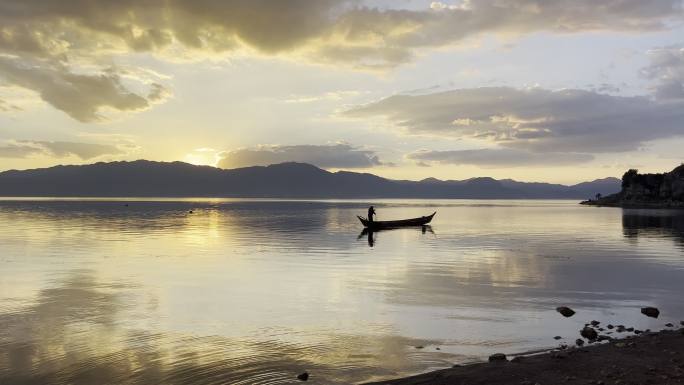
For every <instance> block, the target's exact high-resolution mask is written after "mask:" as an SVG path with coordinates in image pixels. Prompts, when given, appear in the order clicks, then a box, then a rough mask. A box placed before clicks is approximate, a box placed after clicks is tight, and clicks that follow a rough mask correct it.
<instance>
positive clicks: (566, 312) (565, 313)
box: [556, 306, 575, 317]
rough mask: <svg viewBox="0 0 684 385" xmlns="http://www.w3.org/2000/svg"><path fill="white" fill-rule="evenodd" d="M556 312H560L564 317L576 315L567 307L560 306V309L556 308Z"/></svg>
mask: <svg viewBox="0 0 684 385" xmlns="http://www.w3.org/2000/svg"><path fill="white" fill-rule="evenodd" d="M556 311H557V312H559V313H561V315H562V316H563V317H572V316H573V315H575V311H574V310H572V309H570V308H569V307H567V306H560V307H557V308H556Z"/></svg>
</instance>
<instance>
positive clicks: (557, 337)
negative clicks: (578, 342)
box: [553, 336, 563, 340]
mask: <svg viewBox="0 0 684 385" xmlns="http://www.w3.org/2000/svg"><path fill="white" fill-rule="evenodd" d="M561 338H563V337H561V336H555V337H553V339H554V340H559V339H561Z"/></svg>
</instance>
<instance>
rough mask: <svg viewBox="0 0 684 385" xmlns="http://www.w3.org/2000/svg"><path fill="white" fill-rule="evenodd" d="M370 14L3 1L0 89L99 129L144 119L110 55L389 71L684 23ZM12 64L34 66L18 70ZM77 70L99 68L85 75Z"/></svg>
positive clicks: (567, 15) (324, 7) (563, 11)
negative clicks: (471, 51) (12, 89)
mask: <svg viewBox="0 0 684 385" xmlns="http://www.w3.org/2000/svg"><path fill="white" fill-rule="evenodd" d="M402 4H403V3H401V2H395V3H393V4H392V6H390V7H385V8H377V7H373V6H368V5H367V4H366V3H365V2H364V1H363V0H316V1H311V0H280V1H271V0H232V1H213V0H197V1H185V0H146V1H138V0H120V1H110V0H72V1H45V0H22V1H10V0H0V58H1V59H2V64H1V65H0V79H2V78H5V79H9V81H10V83H13V84H15V85H19V86H21V87H25V88H28V89H31V90H34V91H36V92H38V93H40V95H41V97H42V98H43V100H45V101H47V102H48V103H50V104H51V105H53V106H54V107H55V108H58V109H60V110H62V111H64V112H66V113H68V114H69V115H70V116H72V117H73V118H75V119H77V120H79V121H83V122H92V121H99V120H102V119H103V117H102V115H101V114H100V113H99V112H98V111H99V110H101V109H114V110H119V111H141V110H144V109H146V108H148V107H149V105H150V103H151V102H153V101H161V100H163V99H164V98H165V97H166V95H167V92H166V91H165V88H163V87H162V86H160V85H158V84H157V85H152V86H150V87H149V88H150V91H149V94H148V95H147V96H144V95H142V94H141V93H140V92H132V91H130V90H128V89H126V87H124V86H123V84H122V82H121V79H120V77H119V76H118V75H117V74H116V73H115V72H111V71H109V72H108V67H107V66H108V65H109V64H107V65H104V64H103V63H111V62H115V58H116V57H117V56H124V55H131V54H134V53H140V52H151V53H153V54H154V55H156V56H157V57H160V58H168V59H172V60H175V59H177V58H178V57H186V58H190V59H191V60H192V59H194V58H200V59H201V58H206V57H207V56H215V55H221V56H222V57H226V56H229V55H230V54H234V53H239V54H258V55H271V56H275V55H278V56H287V57H291V58H292V57H293V58H297V59H303V60H306V61H309V62H314V63H324V64H334V65H344V66H351V67H355V68H362V69H386V68H392V67H395V66H397V65H400V64H402V63H406V62H408V61H411V60H412V59H413V57H414V56H415V55H416V53H417V52H419V51H420V50H423V49H427V48H436V47H444V46H449V45H456V44H459V43H461V42H462V41H463V40H464V39H468V38H472V37H478V36H482V35H485V34H504V35H522V34H528V33H534V32H539V31H547V32H552V33H563V34H567V33H576V32H586V31H622V32H630V33H636V32H641V31H653V30H662V29H667V28H669V26H670V25H673V22H680V21H681V20H682V18H683V15H684V13H683V9H682V1H681V0H652V1H648V2H644V1H643V0H611V1H608V2H601V3H600V4H597V3H596V2H595V1H594V0H545V1H539V0H497V1H491V0H467V1H462V2H460V3H459V5H449V4H446V3H442V2H432V4H431V5H428V4H425V6H424V7H423V8H415V7H411V8H401V7H402ZM8 58H15V59H17V58H18V59H19V61H20V62H22V63H32V64H31V65H30V66H19V65H17V64H16V63H14V62H12V61H11V60H10V61H8ZM79 65H88V66H92V67H94V68H99V70H97V71H95V73H94V74H92V73H91V74H80V73H79V71H78V70H77V68H78V66H79Z"/></svg>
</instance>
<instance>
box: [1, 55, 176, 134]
mask: <svg viewBox="0 0 684 385" xmlns="http://www.w3.org/2000/svg"><path fill="white" fill-rule="evenodd" d="M0 77H1V78H4V80H5V81H6V82H8V83H9V84H13V85H16V86H20V87H23V88H26V89H29V90H33V91H35V92H37V93H38V94H39V95H40V97H41V99H43V100H44V101H45V102H47V103H50V104H51V105H52V106H53V107H55V108H57V109H59V110H62V111H64V112H66V113H67V114H69V116H71V117H72V118H74V119H76V120H79V121H81V122H92V121H98V120H102V119H103V117H102V115H101V114H100V113H99V112H100V110H101V109H103V108H109V109H114V110H118V111H138V110H143V109H146V108H148V107H149V105H150V102H152V101H156V100H159V99H160V98H161V97H162V96H163V87H162V86H160V85H158V84H155V85H154V86H153V87H152V90H151V94H150V100H148V99H146V98H145V97H143V96H140V95H137V94H135V93H133V92H130V91H128V90H126V88H124V86H123V85H122V83H121V79H120V78H119V76H118V75H117V74H116V73H114V72H105V73H100V74H95V75H83V74H76V73H73V72H70V70H69V69H68V68H67V67H64V66H62V65H59V64H57V65H55V64H49V63H47V62H36V63H34V64H33V65H28V64H26V63H22V62H20V61H19V60H13V59H8V58H3V57H0Z"/></svg>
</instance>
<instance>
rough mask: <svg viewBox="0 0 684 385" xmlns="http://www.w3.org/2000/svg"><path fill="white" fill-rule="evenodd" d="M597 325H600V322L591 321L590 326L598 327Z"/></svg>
mask: <svg viewBox="0 0 684 385" xmlns="http://www.w3.org/2000/svg"><path fill="white" fill-rule="evenodd" d="M598 324H600V322H598V321H596V320H593V321H591V326H598Z"/></svg>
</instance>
